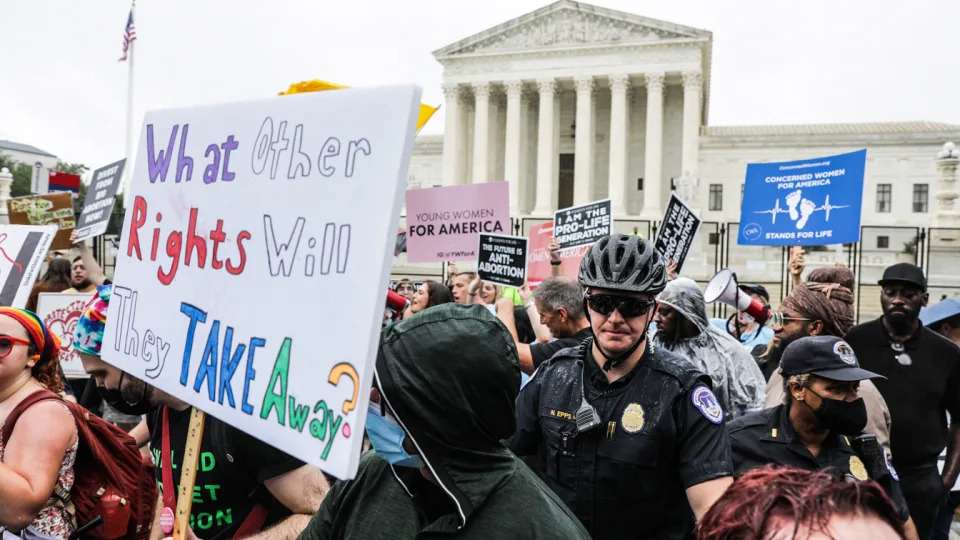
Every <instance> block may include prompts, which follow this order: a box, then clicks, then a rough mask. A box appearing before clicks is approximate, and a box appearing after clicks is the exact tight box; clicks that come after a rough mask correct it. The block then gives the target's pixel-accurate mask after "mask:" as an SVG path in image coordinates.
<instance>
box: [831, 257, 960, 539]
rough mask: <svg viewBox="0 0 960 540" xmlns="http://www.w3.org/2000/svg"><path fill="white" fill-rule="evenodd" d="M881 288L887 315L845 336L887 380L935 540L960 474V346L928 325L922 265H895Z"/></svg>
mask: <svg viewBox="0 0 960 540" xmlns="http://www.w3.org/2000/svg"><path fill="white" fill-rule="evenodd" d="M879 285H880V287H881V290H880V307H881V308H883V316H881V317H880V318H879V319H876V320H873V321H869V322H866V323H863V324H861V325H859V326H855V327H853V328H851V329H850V331H849V332H848V333H847V335H846V337H845V339H846V340H847V342H848V343H850V346H851V347H853V350H854V351H855V352H856V353H857V356H858V357H859V358H860V361H861V362H862V363H863V366H864V367H865V368H867V369H869V370H870V371H873V372H876V373H879V374H880V375H883V376H884V377H886V379H879V380H877V381H875V384H876V386H877V390H879V391H880V394H881V395H882V396H883V399H884V401H886V402H887V407H888V408H889V409H890V419H891V433H890V451H891V453H892V454H893V462H894V464H895V465H896V466H897V471H898V472H899V473H900V478H901V487H902V489H903V494H904V496H905V497H906V499H907V504H909V505H910V515H911V516H912V517H913V519H914V521H916V523H917V530H918V531H919V532H920V538H928V537H929V535H930V533H931V531H932V529H933V527H934V521H935V519H936V515H937V511H938V509H939V508H940V506H941V503H942V501H943V499H944V497H945V496H946V494H947V492H948V491H949V490H950V489H951V488H953V485H954V483H955V482H956V480H957V475H958V474H960V348H958V347H957V345H956V344H954V343H952V342H951V341H949V340H948V339H946V338H944V337H943V336H941V335H939V334H937V333H936V332H934V331H932V330H930V329H929V328H926V327H924V326H923V324H922V323H921V322H920V310H921V308H922V307H923V306H925V305H926V304H927V299H928V296H929V295H928V294H927V280H926V278H925V277H924V275H923V270H921V269H920V268H919V267H918V266H915V265H912V264H909V263H899V264H895V265H893V266H890V267H888V268H887V269H886V270H884V272H883V278H882V279H881V280H880V281H879ZM862 301H863V299H862V298H861V302H862ZM947 412H949V413H950V418H951V424H950V426H949V428H948V425H947V417H946V413H947ZM944 448H947V458H946V462H945V464H944V467H943V472H942V473H941V472H940V471H938V470H937V458H938V456H939V455H940V453H941V452H942V451H943V449H944Z"/></svg>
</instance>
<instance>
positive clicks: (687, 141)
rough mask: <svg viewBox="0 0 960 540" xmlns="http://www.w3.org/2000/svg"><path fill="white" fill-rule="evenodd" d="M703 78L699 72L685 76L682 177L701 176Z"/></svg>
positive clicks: (685, 74) (690, 72)
mask: <svg viewBox="0 0 960 540" xmlns="http://www.w3.org/2000/svg"><path fill="white" fill-rule="evenodd" d="M702 88H703V77H702V76H701V75H700V72H699V71H688V72H685V73H684V74H683V146H682V149H683V154H682V158H681V164H682V168H681V170H682V175H683V176H686V177H689V178H697V177H698V176H699V172H698V169H699V162H700V95H701V90H702Z"/></svg>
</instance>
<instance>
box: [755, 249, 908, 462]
mask: <svg viewBox="0 0 960 540" xmlns="http://www.w3.org/2000/svg"><path fill="white" fill-rule="evenodd" d="M795 268H796V267H795ZM801 270H802V268H801ZM853 322H854V315H853V272H851V271H850V270H849V269H848V268H845V267H842V266H835V267H829V268H819V269H816V270H813V271H812V272H810V276H809V278H808V280H807V282H805V283H803V282H801V283H800V284H798V285H795V286H794V287H793V289H791V290H790V293H789V294H787V296H786V297H785V298H784V299H783V300H782V301H781V302H780V311H779V312H777V313H776V314H775V316H774V323H773V329H774V339H773V341H772V342H771V343H772V345H771V348H770V349H769V351H768V353H767V359H766V364H765V365H766V366H769V367H770V368H772V371H771V372H770V377H769V380H768V381H767V390H766V400H765V402H764V408H770V407H776V406H778V405H780V404H781V403H783V402H784V397H785V394H786V392H785V390H784V388H785V387H784V381H783V376H782V375H781V374H780V371H779V370H778V369H777V368H778V367H779V365H780V356H781V354H782V353H783V351H784V350H786V348H787V347H788V346H789V345H790V344H791V343H793V342H794V341H796V340H798V339H800V338H803V337H806V336H834V337H844V336H845V335H846V334H847V332H848V331H849V330H850V329H851V328H852V327H853ZM859 394H860V397H862V398H863V401H864V404H865V405H866V409H867V427H866V432H867V433H871V434H873V435H874V436H876V437H877V441H878V442H879V443H880V446H882V447H883V448H884V449H885V450H887V451H890V429H891V417H890V411H889V409H888V408H887V404H886V402H885V401H884V399H883V396H882V395H880V391H879V390H877V387H876V386H875V385H874V384H873V382H871V381H870V380H869V379H868V380H864V381H862V382H861V383H860V387H859Z"/></svg>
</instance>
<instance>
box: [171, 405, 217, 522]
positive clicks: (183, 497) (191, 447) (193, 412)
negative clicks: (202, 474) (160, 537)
mask: <svg viewBox="0 0 960 540" xmlns="http://www.w3.org/2000/svg"><path fill="white" fill-rule="evenodd" d="M206 421H207V415H206V413H204V412H203V411H201V410H200V409H197V408H196V407H193V408H191V409H190V425H189V426H188V427H187V444H186V446H184V448H183V463H181V464H180V489H179V492H178V493H177V511H176V513H175V516H174V519H175V521H174V524H173V540H185V539H187V538H190V532H189V531H190V510H192V508H193V486H194V484H196V482H197V463H199V461H200V443H201V442H203V426H204V424H205V423H206ZM164 487H166V486H164Z"/></svg>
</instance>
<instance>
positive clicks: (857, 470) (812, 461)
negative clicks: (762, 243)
mask: <svg viewBox="0 0 960 540" xmlns="http://www.w3.org/2000/svg"><path fill="white" fill-rule="evenodd" d="M780 370H781V373H782V374H783V376H784V383H783V386H784V400H783V403H782V404H780V405H778V406H776V407H773V408H770V409H766V410H763V411H758V412H754V413H750V414H747V415H746V416H743V417H741V418H738V419H736V420H733V421H732V422H730V423H728V424H727V430H728V431H729V433H730V445H731V448H732V451H733V466H734V471H735V473H736V474H737V475H742V474H743V473H745V472H747V471H749V470H751V469H756V468H759V467H762V466H764V465H767V464H777V465H789V466H792V467H797V468H800V469H807V470H811V471H817V470H828V469H831V470H833V471H834V472H836V473H839V474H843V475H844V476H846V477H849V478H852V479H854V480H859V481H864V480H867V479H872V480H874V481H876V482H878V483H879V484H880V485H882V486H883V488H884V490H885V491H886V492H887V494H888V495H889V496H890V498H891V499H892V500H893V501H894V502H895V503H896V504H897V508H898V510H899V515H900V518H901V521H903V522H905V524H906V525H905V528H906V529H907V531H908V533H909V534H908V537H909V538H917V531H916V528H915V527H914V525H913V522H912V521H910V513H909V510H908V508H907V504H906V502H905V500H904V498H903V494H902V492H901V490H900V484H899V480H898V476H897V473H896V471H895V470H894V468H893V466H892V464H891V463H890V458H889V454H887V453H886V451H884V450H883V449H882V448H881V447H880V445H879V444H878V443H877V439H876V437H875V436H873V435H869V434H868V435H864V434H863V430H864V428H865V427H866V425H867V409H866V406H865V405H864V402H863V399H862V398H860V397H858V395H857V387H858V386H859V384H860V382H861V381H864V380H869V379H882V378H883V377H882V376H880V375H877V374H876V373H872V372H870V371H867V370H865V369H862V368H860V367H859V363H858V362H857V357H856V354H855V353H854V352H853V349H852V348H851V347H850V345H849V344H847V342H845V341H843V340H842V339H841V338H838V337H834V336H810V337H803V338H800V339H798V340H796V341H794V342H793V343H791V344H790V345H789V346H788V347H787V348H786V349H785V350H784V352H783V355H782V358H781V360H780Z"/></svg>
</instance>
